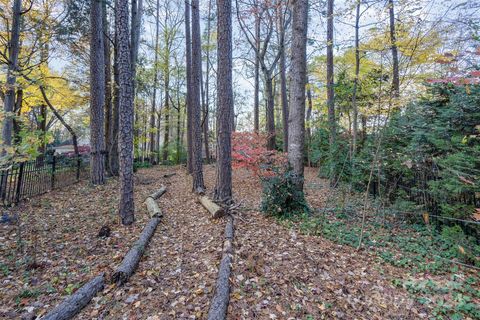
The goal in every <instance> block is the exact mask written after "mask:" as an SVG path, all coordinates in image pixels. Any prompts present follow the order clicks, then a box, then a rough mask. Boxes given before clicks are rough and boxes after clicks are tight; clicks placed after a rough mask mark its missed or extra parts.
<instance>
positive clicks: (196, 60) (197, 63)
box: [191, 0, 205, 193]
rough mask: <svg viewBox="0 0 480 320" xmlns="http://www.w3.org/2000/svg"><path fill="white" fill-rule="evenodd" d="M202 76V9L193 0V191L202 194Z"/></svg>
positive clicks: (203, 188)
mask: <svg viewBox="0 0 480 320" xmlns="http://www.w3.org/2000/svg"><path fill="white" fill-rule="evenodd" d="M201 76H202V48H201V38H200V8H199V2H198V0H192V90H191V91H192V142H193V159H192V160H193V163H192V165H193V191H194V192H197V193H202V192H203V191H204V190H205V185H204V183H203V168H202V167H203V157H202V127H201V105H200V78H201Z"/></svg>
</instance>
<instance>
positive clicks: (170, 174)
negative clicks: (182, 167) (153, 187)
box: [163, 172, 177, 178]
mask: <svg viewBox="0 0 480 320" xmlns="http://www.w3.org/2000/svg"><path fill="white" fill-rule="evenodd" d="M176 174H177V173H176V172H173V173H166V174H164V175H163V177H164V178H170V177H173V176H174V175H176Z"/></svg>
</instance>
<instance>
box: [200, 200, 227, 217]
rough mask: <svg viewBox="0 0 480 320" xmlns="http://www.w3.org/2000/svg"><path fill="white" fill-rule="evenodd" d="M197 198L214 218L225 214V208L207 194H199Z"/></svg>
mask: <svg viewBox="0 0 480 320" xmlns="http://www.w3.org/2000/svg"><path fill="white" fill-rule="evenodd" d="M199 199H200V203H201V204H202V205H203V206H204V207H205V209H207V210H208V211H209V212H210V213H211V214H212V217H213V218H214V219H218V218H221V217H223V216H224V215H225V210H224V209H223V208H222V207H220V206H219V205H218V204H216V203H215V202H213V201H212V200H210V199H209V198H208V197H207V196H201V197H200V198H199Z"/></svg>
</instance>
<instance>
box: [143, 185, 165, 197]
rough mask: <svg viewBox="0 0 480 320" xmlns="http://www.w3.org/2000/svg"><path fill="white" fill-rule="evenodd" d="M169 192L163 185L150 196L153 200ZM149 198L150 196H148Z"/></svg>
mask: <svg viewBox="0 0 480 320" xmlns="http://www.w3.org/2000/svg"><path fill="white" fill-rule="evenodd" d="M165 192H167V187H165V186H162V187H161V188H160V189H158V190H157V191H155V192H154V193H152V194H151V195H149V198H152V199H153V200H157V199H158V198H160V197H161V196H163V194H164V193H165ZM147 199H148V198H147Z"/></svg>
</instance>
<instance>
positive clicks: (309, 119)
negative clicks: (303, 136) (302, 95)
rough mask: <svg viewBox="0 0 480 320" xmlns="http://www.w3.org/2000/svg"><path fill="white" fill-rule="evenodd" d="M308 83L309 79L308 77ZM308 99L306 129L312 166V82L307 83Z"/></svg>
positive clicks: (309, 158)
mask: <svg viewBox="0 0 480 320" xmlns="http://www.w3.org/2000/svg"><path fill="white" fill-rule="evenodd" d="M307 83H308V79H307ZM307 99H308V109H307V116H306V122H307V125H306V127H307V128H306V130H307V143H308V152H307V160H308V166H309V167H311V166H312V159H311V155H312V154H311V150H312V109H313V101H312V86H311V84H310V83H308V84H307Z"/></svg>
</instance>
